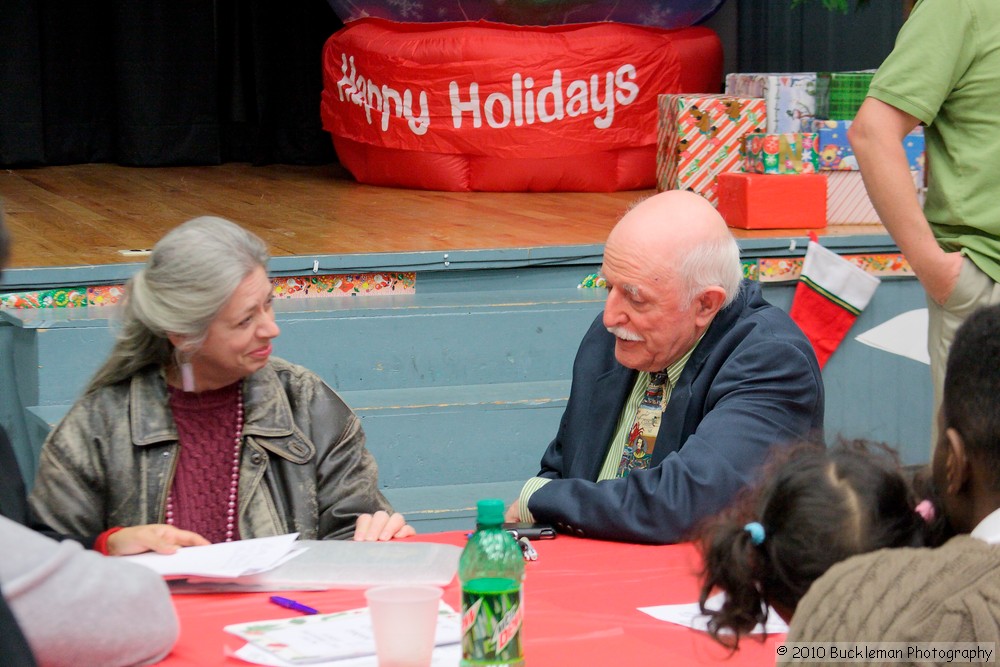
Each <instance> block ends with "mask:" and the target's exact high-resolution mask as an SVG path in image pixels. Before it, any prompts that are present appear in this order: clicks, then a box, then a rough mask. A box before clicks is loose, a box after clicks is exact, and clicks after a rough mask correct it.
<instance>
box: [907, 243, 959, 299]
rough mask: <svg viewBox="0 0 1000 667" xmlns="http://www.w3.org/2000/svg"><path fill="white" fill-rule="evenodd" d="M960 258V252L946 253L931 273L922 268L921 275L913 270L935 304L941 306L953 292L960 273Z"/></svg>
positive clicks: (926, 268)
mask: <svg viewBox="0 0 1000 667" xmlns="http://www.w3.org/2000/svg"><path fill="white" fill-rule="evenodd" d="M962 257H963V255H962V253H960V252H946V253H943V254H942V256H941V261H939V262H937V263H936V264H935V265H934V267H933V271H930V270H928V268H929V267H924V271H922V272H921V273H917V272H916V270H914V273H917V278H919V279H920V282H921V284H923V286H924V289H925V290H927V294H928V296H930V297H931V298H932V299H934V301H935V303H937V304H939V305H942V306H943V305H944V302H945V301H947V300H948V297H950V296H951V293H952V292H953V291H954V290H955V285H957V284H958V276H959V274H960V273H961V272H962Z"/></svg>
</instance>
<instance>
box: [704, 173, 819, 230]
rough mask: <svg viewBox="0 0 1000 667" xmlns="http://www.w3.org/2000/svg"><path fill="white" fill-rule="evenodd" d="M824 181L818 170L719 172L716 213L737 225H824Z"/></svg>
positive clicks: (756, 227) (729, 223) (745, 226)
mask: <svg viewBox="0 0 1000 667" xmlns="http://www.w3.org/2000/svg"><path fill="white" fill-rule="evenodd" d="M826 183H827V181H826V178H824V177H823V176H822V175H820V174H745V173H737V172H729V173H725V174H719V214H720V215H721V216H722V217H723V218H724V219H725V221H726V224H727V225H729V226H730V227H738V228H740V229H818V228H820V227H825V226H826Z"/></svg>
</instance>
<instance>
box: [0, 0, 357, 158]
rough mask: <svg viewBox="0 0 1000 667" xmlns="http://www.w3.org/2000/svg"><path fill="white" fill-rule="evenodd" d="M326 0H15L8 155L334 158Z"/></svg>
mask: <svg viewBox="0 0 1000 667" xmlns="http://www.w3.org/2000/svg"><path fill="white" fill-rule="evenodd" d="M340 27H342V23H341V22H340V19H339V18H337V16H336V14H334V13H333V11H332V9H331V8H330V5H329V4H328V3H327V2H326V0H294V1H292V2H287V1H283V0H81V1H79V2H64V1H63V0H2V2H0V45H3V46H2V49H0V165H3V166H30V165H55V164H78V163H85V162H116V163H119V164H122V165H130V166H137V165H145V166H154V165H179V164H219V163H222V162H231V161H236V162H252V163H255V164H267V163H275V162H277V163H290V164H321V163H327V162H333V161H335V160H336V156H335V154H334V152H333V147H332V144H331V141H330V136H329V134H327V133H326V132H324V131H323V130H322V127H321V125H320V116H319V104H320V92H321V91H322V88H323V81H322V73H321V62H320V59H321V51H322V47H323V43H324V42H325V41H326V39H327V38H328V37H329V36H330V35H331V34H333V33H334V32H335V31H336V30H337V29H339V28H340Z"/></svg>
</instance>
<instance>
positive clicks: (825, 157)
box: [813, 120, 924, 180]
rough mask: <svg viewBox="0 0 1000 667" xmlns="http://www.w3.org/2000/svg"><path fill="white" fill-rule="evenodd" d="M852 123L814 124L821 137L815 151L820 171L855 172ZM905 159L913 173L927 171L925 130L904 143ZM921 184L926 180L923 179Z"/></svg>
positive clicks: (915, 130) (915, 133) (919, 129)
mask: <svg viewBox="0 0 1000 667" xmlns="http://www.w3.org/2000/svg"><path fill="white" fill-rule="evenodd" d="M850 126H851V121H849V120H814V121H813V130H814V131H815V132H816V134H817V135H819V139H818V141H817V144H816V151H817V152H818V153H819V168H820V170H822V171H827V170H829V171H836V170H843V171H856V170H857V169H858V161H857V159H856V158H855V157H854V151H853V150H852V149H851V144H850V143H849V142H848V141H847V129H848V128H849V127H850ZM903 149H904V150H905V151H906V159H907V160H908V161H909V163H910V170H911V171H919V172H920V173H921V174H923V171H924V128H923V127H917V128H915V129H914V130H913V131H912V132H910V133H909V134H908V135H906V138H905V139H904V140H903ZM921 180H923V179H922V178H921Z"/></svg>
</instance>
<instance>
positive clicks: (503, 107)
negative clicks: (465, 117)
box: [483, 93, 511, 130]
mask: <svg viewBox="0 0 1000 667" xmlns="http://www.w3.org/2000/svg"><path fill="white" fill-rule="evenodd" d="M498 104H499V105H500V118H499V119H498V118H497V116H496V107H497V105H498ZM483 114H484V115H485V116H486V123H487V124H488V125H489V126H490V127H492V128H493V129H494V130H499V129H500V128H502V127H507V126H508V125H510V117H511V101H510V98H509V97H507V96H506V95H504V94H503V93H490V94H489V95H488V96H487V97H486V102H484V103H483Z"/></svg>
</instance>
